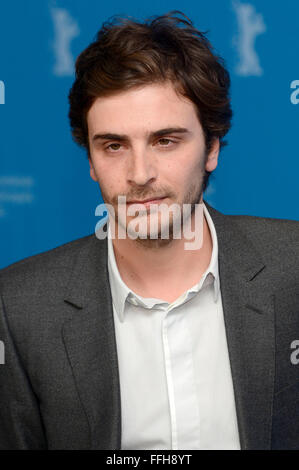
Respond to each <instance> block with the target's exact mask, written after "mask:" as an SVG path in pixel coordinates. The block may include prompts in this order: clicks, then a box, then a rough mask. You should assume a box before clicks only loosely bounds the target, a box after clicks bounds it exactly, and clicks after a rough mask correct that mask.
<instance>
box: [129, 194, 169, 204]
mask: <svg viewBox="0 0 299 470" xmlns="http://www.w3.org/2000/svg"><path fill="white" fill-rule="evenodd" d="M162 199H165V196H162V197H155V198H150V199H144V200H143V201H128V202H127V204H146V203H150V202H152V203H154V202H156V201H161V200H162Z"/></svg>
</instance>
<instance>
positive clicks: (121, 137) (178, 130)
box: [92, 127, 190, 142]
mask: <svg viewBox="0 0 299 470" xmlns="http://www.w3.org/2000/svg"><path fill="white" fill-rule="evenodd" d="M187 133H190V131H189V130H188V129H186V128H185V127H167V128H165V129H159V130H158V131H154V132H151V133H150V135H149V139H152V138H153V137H163V136H164V135H168V134H187ZM104 139H106V140H117V141H118V142H128V141H129V140H130V138H129V136H128V135H125V134H111V133H107V134H95V135H94V136H93V137H92V141H93V142H95V141H97V140H104Z"/></svg>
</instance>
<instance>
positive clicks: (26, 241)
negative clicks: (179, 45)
mask: <svg viewBox="0 0 299 470" xmlns="http://www.w3.org/2000/svg"><path fill="white" fill-rule="evenodd" d="M173 9H179V10H182V11H183V12H184V13H185V14H186V15H187V16H189V17H190V18H191V19H192V20H193V21H194V24H195V26H196V27H197V28H199V29H201V30H203V31H209V32H208V38H209V39H210V41H211V42H212V44H213V45H214V47H215V49H216V51H217V52H218V53H219V54H220V55H221V56H222V57H223V58H224V60H225V62H226V65H227V67H228V69H229V71H230V74H231V79H232V90H231V96H232V106H233V110H234V118H233V127H232V130H231V131H230V133H229V134H228V137H227V138H228V141H229V145H228V147H226V148H224V149H223V151H222V152H221V156H220V162H219V167H218V168H217V170H216V171H215V173H214V174H213V177H212V178H211V180H210V186H209V189H208V190H207V192H206V200H208V202H210V204H212V205H213V206H214V207H215V208H217V209H218V210H221V211H223V212H224V213H231V214H251V215H259V216H266V217H278V218H289V219H296V220H299V207H298V199H299V197H298V196H299V187H298V184H297V179H298V175H299V158H298V118H299V70H298V53H299V34H298V18H299V2H298V1H297V0H285V1H284V2H283V3H282V2H273V1H270V0H267V1H266V0H263V1H258V0H249V1H245V0H243V1H241V0H240V1H232V0H209V2H208V1H201V0H197V1H192V0H185V1H184V2H182V1H173V0H172V1H161V0H159V1H156V0H151V1H150V2H145V3H144V2H136V1H133V0H127V1H126V2H125V3H124V2H121V1H120V0H110V1H109V2H103V1H99V0H57V1H47V0H30V1H29V2H25V1H23V0H14V1H11V2H10V1H8V0H7V1H1V3H0V133H1V139H0V158H1V160H0V233H1V249H0V250H1V251H0V254H1V255H0V267H4V266H6V265H8V264H10V263H12V262H14V261H17V260H19V259H21V258H24V257H27V256H30V255H32V254H35V253H39V252H41V251H44V250H47V249H50V248H53V247H55V246H57V245H59V244H62V243H65V242H68V241H71V240H73V239H75V238H78V237H81V236H84V235H87V234H89V233H92V232H93V231H94V228H95V225H96V222H97V221H98V219H97V217H95V214H94V211H95V207H96V206H97V205H98V204H99V203H100V202H102V199H101V195H100V191H99V188H98V186H97V184H96V183H95V182H93V181H92V180H91V179H90V176H89V167H88V162H87V159H86V156H85V153H84V151H83V150H81V149H80V148H79V147H77V146H76V144H75V143H73V141H72V139H71V134H70V130H69V123H68V117H67V113H68V100H67V96H68V92H69V89H70V87H71V85H72V82H73V79H74V60H75V58H76V57H77V55H78V54H79V53H80V52H81V51H82V50H83V49H84V48H85V47H86V46H87V45H88V44H89V43H90V42H91V41H92V40H93V38H94V36H95V34H96V32H97V30H98V29H99V28H100V27H101V24H102V22H103V21H105V20H106V19H108V18H109V17H110V16H112V15H114V14H121V15H122V14H124V15H132V16H134V17H136V18H137V19H144V18H145V17H147V16H150V15H156V14H163V13H166V12H168V11H170V10H173Z"/></svg>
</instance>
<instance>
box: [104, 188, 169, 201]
mask: <svg viewBox="0 0 299 470" xmlns="http://www.w3.org/2000/svg"><path fill="white" fill-rule="evenodd" d="M119 196H124V197H125V198H126V201H144V200H146V199H147V200H149V199H159V198H162V197H173V196H174V194H173V193H172V192H170V191H169V190H168V191H161V190H160V191H156V192H155V193H153V192H152V191H151V192H150V193H149V192H148V191H144V190H143V191H139V192H136V191H135V192H134V193H128V194H118V195H117V196H115V197H113V198H112V201H113V203H114V204H117V203H118V197H119Z"/></svg>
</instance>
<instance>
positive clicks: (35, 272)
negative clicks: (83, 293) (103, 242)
mask: <svg viewBox="0 0 299 470" xmlns="http://www.w3.org/2000/svg"><path fill="white" fill-rule="evenodd" d="M94 240H97V239H96V237H95V235H94V234H92V235H87V236H85V237H82V238H78V239H76V240H73V241H71V242H68V243H65V244H63V245H60V246H58V247H55V248H52V249H50V250H47V251H44V252H42V253H39V254H36V255H33V256H29V257H27V258H24V259H22V260H20V261H17V262H15V263H13V264H11V265H9V266H7V267H5V268H2V269H1V270H0V291H1V293H2V294H5V293H8V294H12V295H13V296H19V295H20V294H22V293H28V292H30V294H33V293H34V292H35V293H36V292H37V291H38V290H42V289H45V288H46V289H47V290H49V289H55V288H57V289H60V288H61V287H63V284H64V283H66V282H67V280H68V278H69V274H70V271H71V270H72V269H73V265H74V263H75V260H76V258H77V255H78V253H79V252H81V251H82V250H84V249H86V248H87V249H88V246H89V245H91V244H92V243H94Z"/></svg>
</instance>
